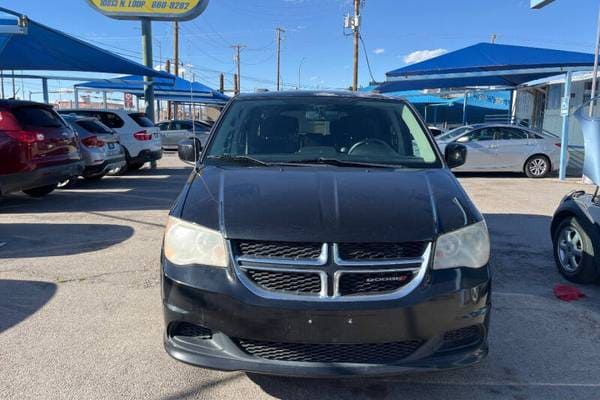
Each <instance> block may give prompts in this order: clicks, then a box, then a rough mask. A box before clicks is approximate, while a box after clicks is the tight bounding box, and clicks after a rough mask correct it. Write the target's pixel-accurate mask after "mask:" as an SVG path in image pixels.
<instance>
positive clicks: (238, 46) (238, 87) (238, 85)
mask: <svg viewBox="0 0 600 400" xmlns="http://www.w3.org/2000/svg"><path fill="white" fill-rule="evenodd" d="M231 47H232V48H233V49H234V51H235V55H234V61H235V63H236V65H237V78H236V82H235V84H234V86H235V94H240V91H241V90H242V86H241V72H240V71H241V67H240V64H241V61H240V50H242V49H243V48H244V47H246V46H244V45H243V44H234V45H233V46H231Z"/></svg>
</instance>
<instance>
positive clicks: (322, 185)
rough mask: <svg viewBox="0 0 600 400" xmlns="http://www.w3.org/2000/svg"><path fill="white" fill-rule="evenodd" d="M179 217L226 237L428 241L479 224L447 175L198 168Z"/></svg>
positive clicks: (331, 169) (442, 171) (333, 169)
mask: <svg viewBox="0 0 600 400" xmlns="http://www.w3.org/2000/svg"><path fill="white" fill-rule="evenodd" d="M188 185H189V191H188V193H187V196H186V199H185V204H184V205H183V206H182V207H181V208H182V209H181V212H180V213H181V215H180V216H181V218H183V219H184V220H187V221H190V222H194V223H197V224H200V225H203V226H206V227H209V228H211V229H215V230H220V231H221V232H223V234H224V235H225V237H227V238H229V239H251V240H270V241H309V242H329V243H332V242H404V241H415V240H432V239H434V238H435V237H436V236H437V234H438V233H439V232H445V231H450V230H454V229H457V228H460V227H462V226H464V225H465V224H468V223H471V222H475V221H477V220H480V219H481V216H480V215H479V213H478V212H477V210H476V209H475V207H474V206H473V205H472V203H471V202H470V200H469V199H468V197H467V196H466V194H465V193H464V191H463V190H462V188H461V187H460V186H459V185H458V183H457V181H456V179H455V178H454V177H453V175H452V174H451V173H450V171H448V170H446V169H431V170H392V169H389V170H388V169H376V170H368V171H367V170H365V169H361V168H339V167H289V168H288V167H285V168H280V167H279V168H264V167H256V168H251V167H246V168H238V167H217V166H205V167H202V168H201V169H200V170H199V171H198V174H197V175H196V177H195V178H193V179H192V180H191V181H190V182H189V183H188Z"/></svg>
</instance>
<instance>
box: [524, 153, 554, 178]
mask: <svg viewBox="0 0 600 400" xmlns="http://www.w3.org/2000/svg"><path fill="white" fill-rule="evenodd" d="M551 171H552V168H551V166H550V159H549V158H548V157H546V156H545V155H542V154H538V155H535V156H532V157H530V158H529V159H528V160H527V162H525V175H527V177H528V178H536V179H539V178H545V177H546V176H548V174H549V173H550V172H551Z"/></svg>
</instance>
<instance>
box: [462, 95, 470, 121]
mask: <svg viewBox="0 0 600 400" xmlns="http://www.w3.org/2000/svg"><path fill="white" fill-rule="evenodd" d="M467 97H469V92H465V99H464V100H463V121H462V122H463V125H466V124H467Z"/></svg>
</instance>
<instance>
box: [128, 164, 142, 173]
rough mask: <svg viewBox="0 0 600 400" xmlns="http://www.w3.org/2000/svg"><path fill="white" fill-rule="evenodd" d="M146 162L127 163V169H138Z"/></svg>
mask: <svg viewBox="0 0 600 400" xmlns="http://www.w3.org/2000/svg"><path fill="white" fill-rule="evenodd" d="M144 164H145V163H130V164H127V169H128V170H129V171H137V170H139V169H140V168H142V167H143V166H144Z"/></svg>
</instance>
